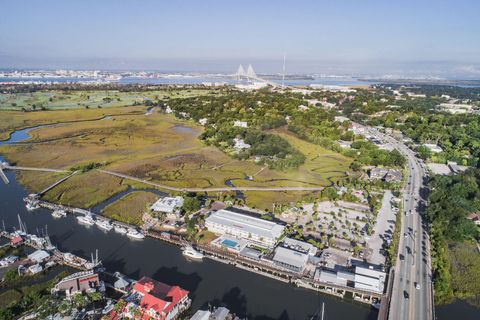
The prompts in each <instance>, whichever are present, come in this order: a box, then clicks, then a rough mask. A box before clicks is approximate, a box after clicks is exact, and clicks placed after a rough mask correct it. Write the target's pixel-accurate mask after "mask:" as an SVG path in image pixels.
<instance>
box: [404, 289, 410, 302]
mask: <svg viewBox="0 0 480 320" xmlns="http://www.w3.org/2000/svg"><path fill="white" fill-rule="evenodd" d="M403 297H404V298H405V299H406V300H408V298H410V295H409V294H408V292H407V290H403Z"/></svg>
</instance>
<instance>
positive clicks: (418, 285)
mask: <svg viewBox="0 0 480 320" xmlns="http://www.w3.org/2000/svg"><path fill="white" fill-rule="evenodd" d="M415 289H417V290H420V283H418V282H415Z"/></svg>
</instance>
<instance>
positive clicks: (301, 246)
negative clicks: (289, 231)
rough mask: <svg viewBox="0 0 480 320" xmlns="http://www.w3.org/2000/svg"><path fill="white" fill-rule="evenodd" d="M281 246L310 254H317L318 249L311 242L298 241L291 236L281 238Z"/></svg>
mask: <svg viewBox="0 0 480 320" xmlns="http://www.w3.org/2000/svg"><path fill="white" fill-rule="evenodd" d="M282 246H283V247H285V248H289V249H293V250H296V251H299V252H302V253H306V254H308V255H310V256H314V255H316V254H317V251H318V249H317V248H316V247H315V246H314V245H312V244H311V243H308V242H304V241H300V240H297V239H292V238H285V239H283V243H282Z"/></svg>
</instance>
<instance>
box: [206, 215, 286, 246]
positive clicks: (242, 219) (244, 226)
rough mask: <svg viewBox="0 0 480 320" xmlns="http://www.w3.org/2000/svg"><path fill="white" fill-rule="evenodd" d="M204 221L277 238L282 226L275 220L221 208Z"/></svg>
mask: <svg viewBox="0 0 480 320" xmlns="http://www.w3.org/2000/svg"><path fill="white" fill-rule="evenodd" d="M206 223H215V224H220V225H225V226H228V227H230V228H235V229H240V230H244V231H246V232H249V233H251V234H255V235H258V236H260V237H264V238H269V239H277V238H278V237H280V236H281V235H282V233H283V229H284V228H285V227H284V226H282V225H280V224H277V223H275V222H271V221H267V220H263V219H260V218H255V217H252V216H249V215H246V214H241V213H237V212H233V211H230V210H225V209H221V210H218V211H216V212H213V213H211V214H210V216H209V217H208V218H207V219H206Z"/></svg>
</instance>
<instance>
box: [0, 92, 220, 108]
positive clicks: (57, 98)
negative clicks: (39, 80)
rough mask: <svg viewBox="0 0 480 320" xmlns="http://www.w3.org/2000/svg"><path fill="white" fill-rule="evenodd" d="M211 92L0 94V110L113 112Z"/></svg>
mask: <svg viewBox="0 0 480 320" xmlns="http://www.w3.org/2000/svg"><path fill="white" fill-rule="evenodd" d="M213 91H214V89H188V90H174V89H163V90H155V91H142V92H121V91H118V90H89V91H87V90H82V91H60V90H48V91H37V92H26V93H2V94H0V110H22V108H25V109H27V110H32V109H33V106H34V105H35V108H36V109H37V110H39V109H40V108H42V107H44V108H47V109H49V110H57V109H79V108H81V109H85V108H87V107H88V108H98V107H100V108H115V107H125V106H131V105H133V104H134V103H143V102H145V101H147V100H158V99H165V98H187V97H193V96H199V95H205V94H211V93H212V92H213Z"/></svg>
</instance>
